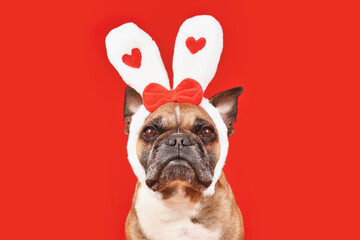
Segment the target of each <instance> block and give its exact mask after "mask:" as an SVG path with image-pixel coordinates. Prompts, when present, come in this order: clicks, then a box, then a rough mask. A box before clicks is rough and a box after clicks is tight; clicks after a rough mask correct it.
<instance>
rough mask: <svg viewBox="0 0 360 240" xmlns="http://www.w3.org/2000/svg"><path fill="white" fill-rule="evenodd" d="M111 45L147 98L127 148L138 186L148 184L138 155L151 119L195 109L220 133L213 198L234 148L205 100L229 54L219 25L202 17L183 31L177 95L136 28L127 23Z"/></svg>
mask: <svg viewBox="0 0 360 240" xmlns="http://www.w3.org/2000/svg"><path fill="white" fill-rule="evenodd" d="M105 42H106V48H107V55H108V58H109V60H110V62H111V64H112V65H113V66H114V67H115V68H116V70H117V71H118V72H119V74H120V76H121V77H122V79H123V80H124V81H125V83H127V84H128V85H129V86H130V87H132V88H134V89H135V90H136V91H137V92H138V93H139V94H140V95H142V98H143V105H142V106H141V107H140V108H139V110H138V111H137V112H136V113H135V114H134V115H133V116H132V120H131V124H130V130H129V139H128V144H127V151H128V159H129V161H130V164H131V166H132V168H133V170H134V173H135V175H136V176H137V177H138V180H139V181H140V182H141V183H143V184H144V183H145V170H144V168H143V167H142V166H141V164H140V162H139V159H138V156H137V153H136V143H137V138H138V134H139V131H140V130H141V127H142V125H143V124H144V122H145V119H146V118H147V117H148V116H149V114H150V112H153V111H155V110H156V109H157V108H158V107H159V106H161V105H163V104H166V103H168V102H180V103H191V104H195V105H199V106H200V107H202V108H203V109H204V110H205V111H206V112H207V113H208V114H209V116H210V117H211V118H212V120H213V121H214V123H215V125H216V128H217V130H218V133H219V142H220V148H221V150H220V157H219V160H218V162H217V165H216V167H215V171H214V176H213V181H212V184H211V185H210V186H209V187H208V188H207V189H206V190H205V191H204V194H205V195H212V194H213V193H214V188H215V183H216V182H217V180H218V179H219V177H220V175H221V170H222V168H223V166H224V164H225V159H226V155H227V151H228V145H229V143H228V138H227V127H226V125H225V123H224V121H223V120H222V118H221V116H220V113H219V111H218V110H217V109H216V108H215V107H214V106H213V105H211V104H210V103H209V101H208V100H207V99H206V98H204V97H203V92H204V91H205V89H206V87H207V86H208V84H209V83H210V81H211V80H212V78H213V77H214V75H215V73H216V69H217V65H218V63H219V60H220V55H221V52H222V48H223V32H222V28H221V26H220V24H219V22H218V21H217V20H216V19H215V18H213V17H211V16H208V15H201V16H195V17H192V18H189V19H187V20H186V21H185V22H184V23H183V24H182V25H181V27H180V29H179V32H178V35H177V37H176V41H175V51H174V57H173V72H174V81H173V83H174V84H173V85H174V86H173V89H170V84H169V78H168V75H167V72H166V70H165V67H164V64H163V62H162V60H161V56H160V52H159V49H158V47H157V45H156V43H155V42H154V41H153V40H152V38H151V37H150V36H149V35H148V34H146V33H145V32H144V31H143V30H141V29H140V28H139V27H138V26H136V25H135V24H134V23H125V24H123V25H121V26H120V27H118V28H115V29H113V30H111V31H110V32H109V34H108V35H107V37H106V40H105ZM144 185H145V186H146V184H144Z"/></svg>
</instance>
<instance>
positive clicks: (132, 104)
mask: <svg viewBox="0 0 360 240" xmlns="http://www.w3.org/2000/svg"><path fill="white" fill-rule="evenodd" d="M141 105H142V98H141V95H140V94H139V93H138V92H137V91H135V90H134V89H133V88H131V87H126V88H125V103H124V121H125V122H127V124H126V126H125V134H126V135H129V128H130V123H131V117H132V115H134V113H136V111H137V110H138V109H139V107H140V106H141Z"/></svg>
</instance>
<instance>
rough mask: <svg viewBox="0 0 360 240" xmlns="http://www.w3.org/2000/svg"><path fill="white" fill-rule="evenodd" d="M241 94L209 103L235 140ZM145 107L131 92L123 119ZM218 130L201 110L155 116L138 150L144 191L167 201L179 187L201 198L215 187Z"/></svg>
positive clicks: (186, 107) (162, 111)
mask: <svg viewBox="0 0 360 240" xmlns="http://www.w3.org/2000/svg"><path fill="white" fill-rule="evenodd" d="M241 92H242V88H234V89H230V90H228V91H224V92H221V93H219V94H217V95H215V96H214V97H212V98H210V100H209V101H210V103H212V104H213V105H214V106H215V107H216V108H218V110H219V112H220V115H221V117H222V118H223V120H224V122H225V124H226V126H227V127H228V136H230V135H232V133H233V131H234V130H233V127H232V123H233V122H235V117H236V113H237V98H238V96H239V95H240V93H241ZM141 104H142V99H141V96H140V95H139V94H138V93H137V92H136V91H135V90H133V89H131V88H127V89H126V94H125V107H124V115H125V121H126V122H128V124H127V126H126V129H125V133H127V134H128V131H129V124H131V116H132V115H133V114H134V113H135V112H136V111H137V109H138V107H139V106H140V105H141ZM218 135H219V133H218V130H217V128H216V126H215V124H214V122H213V120H212V119H211V117H210V116H209V115H208V113H207V112H206V111H205V110H204V109H203V108H202V107H199V106H196V105H193V104H188V103H176V102H172V103H167V104H165V105H162V106H161V107H159V108H158V109H156V110H155V111H154V112H152V113H151V114H150V115H149V116H148V117H147V119H146V121H145V123H144V124H143V126H142V128H141V130H140V133H139V136H138V141H137V145H136V151H137V155H138V158H139V161H140V164H141V165H142V167H143V168H144V170H145V173H146V181H145V182H146V185H147V186H148V187H149V188H150V189H152V190H153V191H158V192H161V193H162V194H163V195H164V196H166V195H171V194H172V193H173V192H174V191H175V190H176V189H177V188H178V187H179V186H183V187H185V190H186V191H187V192H201V191H202V190H204V189H206V188H207V187H209V186H210V184H211V183H212V178H213V175H214V169H215V166H216V164H217V161H218V159H219V156H220V143H219V137H218Z"/></svg>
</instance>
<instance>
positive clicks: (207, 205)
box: [125, 172, 244, 240]
mask: <svg viewBox="0 0 360 240" xmlns="http://www.w3.org/2000/svg"><path fill="white" fill-rule="evenodd" d="M139 187H140V183H137V186H136V190H135V194H134V197H133V202H132V207H131V210H130V212H129V214H128V217H127V220H126V225H125V232H126V239H127V240H148V238H146V236H145V235H144V234H143V232H142V229H141V226H140V224H139V220H138V218H137V214H136V210H135V204H136V199H137V191H138V189H139ZM164 201H165V199H164ZM196 202H199V203H200V206H201V207H200V209H201V210H200V212H199V214H198V215H196V216H194V217H193V218H191V221H192V222H193V223H194V224H201V225H203V226H204V227H205V228H208V229H215V228H219V227H220V228H221V229H222V236H221V238H220V240H243V239H244V224H243V218H242V215H241V212H240V209H239V207H238V206H237V204H236V202H235V198H234V194H233V192H232V190H231V188H230V185H229V183H228V182H227V180H226V177H225V174H224V173H223V172H222V174H221V177H220V178H219V180H218V182H217V183H216V185H215V194H214V195H212V196H208V197H204V196H200V197H198V198H197V199H196Z"/></svg>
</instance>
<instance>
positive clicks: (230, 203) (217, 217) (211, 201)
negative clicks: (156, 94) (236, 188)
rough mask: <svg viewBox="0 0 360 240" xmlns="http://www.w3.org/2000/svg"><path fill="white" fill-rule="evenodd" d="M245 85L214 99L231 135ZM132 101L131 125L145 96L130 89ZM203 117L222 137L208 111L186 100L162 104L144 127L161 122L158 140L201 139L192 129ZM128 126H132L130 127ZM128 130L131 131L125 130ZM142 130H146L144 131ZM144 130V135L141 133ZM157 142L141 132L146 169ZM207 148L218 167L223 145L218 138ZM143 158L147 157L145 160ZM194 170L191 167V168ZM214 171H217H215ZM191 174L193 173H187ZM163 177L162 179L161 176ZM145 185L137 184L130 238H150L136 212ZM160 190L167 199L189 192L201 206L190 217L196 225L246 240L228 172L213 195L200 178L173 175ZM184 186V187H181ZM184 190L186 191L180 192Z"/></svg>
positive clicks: (225, 238) (229, 239) (224, 238)
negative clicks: (178, 136) (206, 192)
mask: <svg viewBox="0 0 360 240" xmlns="http://www.w3.org/2000/svg"><path fill="white" fill-rule="evenodd" d="M241 92H242V88H241V87H239V88H233V89H230V90H228V91H224V92H221V93H219V94H217V95H215V96H214V97H213V98H211V99H210V103H212V104H213V105H214V106H215V107H217V109H218V110H219V112H220V115H221V117H222V118H223V120H224V122H225V124H226V125H227V127H228V136H231V135H232V134H233V132H234V128H233V126H232V123H234V122H235V119H236V114H237V98H238V96H239V95H240V94H241ZM126 93H127V96H128V97H126V99H127V98H128V101H125V108H124V109H125V110H124V115H125V121H127V122H128V124H129V123H130V122H131V116H132V114H133V112H135V110H136V108H137V107H138V106H140V105H141V103H142V101H141V97H140V95H139V96H137V95H136V94H137V93H136V92H134V91H131V90H127V92H126ZM177 107H179V109H180V113H181V114H180V119H177V114H176V110H175V109H176V108H177ZM199 118H201V119H202V120H203V121H205V122H206V123H207V124H208V125H210V126H212V127H213V129H214V131H215V134H216V135H217V136H218V132H217V129H216V128H215V124H214V122H213V121H212V119H211V118H210V116H209V115H208V114H207V112H206V111H205V110H204V109H203V108H201V107H199V106H195V105H192V104H186V103H167V104H165V105H162V106H161V107H159V108H158V109H157V110H155V111H154V112H153V113H151V114H150V115H149V116H148V118H147V119H146V121H145V123H144V125H143V126H144V128H145V127H146V126H147V125H148V124H151V123H153V122H154V121H158V122H159V123H160V124H161V126H162V127H164V129H166V131H165V132H164V133H162V134H161V135H160V136H159V137H158V139H156V141H158V140H159V141H160V140H161V139H164V138H165V137H166V136H168V135H170V134H172V133H175V132H180V133H184V134H187V135H189V136H191V137H193V138H195V139H197V140H199V141H201V140H200V139H199V136H198V135H197V134H196V133H194V131H193V130H192V128H193V126H194V125H195V122H196V121H198V119H199ZM127 129H128V126H127ZM125 132H126V133H128V132H127V130H125ZM141 132H142V131H141ZM141 132H140V134H141ZM156 141H155V142H147V141H144V139H142V138H141V137H140V135H139V138H138V142H137V146H136V148H137V154H138V157H139V159H140V162H141V164H142V165H143V167H144V168H145V169H146V168H147V163H146V160H144V159H146V156H149V153H150V151H151V150H152V149H153V146H154V144H155V143H156ZM203 147H204V148H205V149H206V154H208V155H209V156H211V157H209V158H208V160H209V162H210V163H209V164H210V166H211V167H212V171H213V170H214V168H215V166H216V163H217V160H218V158H219V155H220V144H219V140H218V137H216V138H215V139H213V140H212V141H210V142H204V143H203ZM142 159H143V160H142ZM190 170H191V169H189V171H190ZM212 174H213V172H212ZM184 176H187V177H188V176H191V175H184ZM160 179H161V178H160ZM140 186H141V184H140V183H138V184H137V186H136V190H135V194H134V197H133V202H132V207H131V210H130V212H129V214H128V217H127V219H126V225H125V232H126V239H127V240H147V239H148V238H147V237H146V236H145V234H144V233H143V230H142V228H141V226H140V224H139V219H138V215H137V213H136V209H135V204H136V201H137V192H138V190H139V188H140ZM160 186H161V187H160V188H158V189H157V191H158V192H160V193H161V194H162V200H163V201H169V200H171V198H172V197H173V196H175V195H176V194H177V193H179V192H185V196H184V197H185V198H188V199H190V201H191V202H192V203H197V204H199V205H200V210H199V211H198V214H197V215H195V216H193V217H192V218H191V219H190V220H191V221H192V223H194V224H200V225H202V226H203V227H204V228H207V229H209V230H214V229H221V237H220V239H221V240H243V239H244V227H243V219H242V215H241V212H240V209H239V207H238V206H237V204H236V201H235V198H234V195H233V192H232V190H231V188H230V185H229V183H228V182H227V180H226V178H225V174H224V173H223V172H222V174H221V176H220V178H219V180H218V181H217V183H216V185H215V194H214V195H212V196H206V197H205V196H203V195H202V190H203V189H204V188H201V187H199V186H201V184H198V183H197V182H196V181H195V182H194V181H192V182H187V181H184V179H172V178H171V176H170V177H169V178H168V179H166V181H165V183H164V184H162V185H160ZM181 188H182V189H181ZM180 190H183V191H180Z"/></svg>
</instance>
